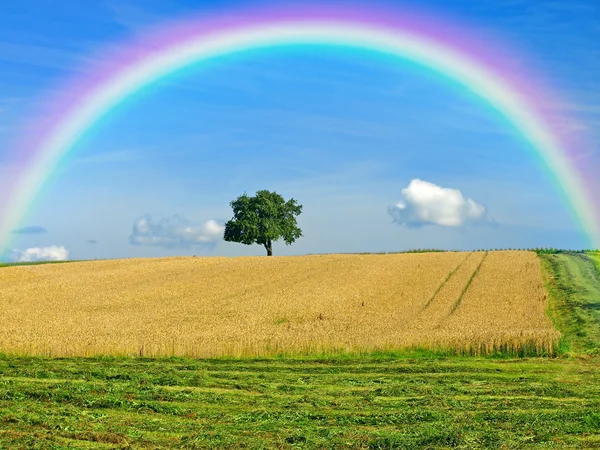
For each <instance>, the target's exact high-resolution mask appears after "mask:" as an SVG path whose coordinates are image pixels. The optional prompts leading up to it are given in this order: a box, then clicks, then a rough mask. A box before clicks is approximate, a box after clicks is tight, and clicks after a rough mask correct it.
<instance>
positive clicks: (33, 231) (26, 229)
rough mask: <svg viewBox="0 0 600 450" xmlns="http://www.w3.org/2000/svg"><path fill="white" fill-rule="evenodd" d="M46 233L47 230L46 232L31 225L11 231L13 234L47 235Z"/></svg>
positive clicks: (39, 227)
mask: <svg viewBox="0 0 600 450" xmlns="http://www.w3.org/2000/svg"><path fill="white" fill-rule="evenodd" d="M47 232H48V230H46V229H45V228H44V227H41V226H39V225H32V226H28V227H23V228H17V229H16V230H13V233H14V234H43V233H47Z"/></svg>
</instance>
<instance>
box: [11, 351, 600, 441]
mask: <svg viewBox="0 0 600 450" xmlns="http://www.w3.org/2000/svg"><path fill="white" fill-rule="evenodd" d="M599 369H600V361H598V360H597V359H591V360H586V361H580V360H576V359H562V360H558V361H557V360H551V359H531V360H529V359H519V360H490V359H480V358H470V359H469V358H458V357H456V358H433V359H429V358H419V359H407V358H399V359H389V358H378V357H365V358H352V359H345V358H338V359H328V360H319V359H310V358H309V359H289V358H288V359H283V360H282V359H273V358H272V359H262V360H256V359H254V360H250V359H248V360H235V359H215V360H191V359H178V358H171V359H164V360H156V359H125V358H95V359H44V358H14V357H10V358H7V357H4V358H0V374H1V375H2V377H1V378H0V430H1V431H0V447H2V448H5V447H6V448H13V447H21V448H50V447H52V446H54V447H53V448H61V447H63V448H66V447H67V446H70V448H73V447H77V448H84V447H85V448H126V447H128V446H133V447H135V448H155V447H157V446H158V447H162V448H169V447H170V448H448V447H462V448H521V447H524V446H532V447H554V448H564V447H578V448H582V447H586V446H587V447H588V448H593V447H598V446H600V412H599V411H600V370H599ZM133 447H132V448H133Z"/></svg>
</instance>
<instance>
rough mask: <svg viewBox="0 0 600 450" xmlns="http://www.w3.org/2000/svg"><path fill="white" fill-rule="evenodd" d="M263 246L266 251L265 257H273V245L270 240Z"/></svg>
mask: <svg viewBox="0 0 600 450" xmlns="http://www.w3.org/2000/svg"><path fill="white" fill-rule="evenodd" d="M264 245H265V248H266V249H267V256H273V243H272V242H271V239H269V240H268V241H267V242H266V243H265V244H264Z"/></svg>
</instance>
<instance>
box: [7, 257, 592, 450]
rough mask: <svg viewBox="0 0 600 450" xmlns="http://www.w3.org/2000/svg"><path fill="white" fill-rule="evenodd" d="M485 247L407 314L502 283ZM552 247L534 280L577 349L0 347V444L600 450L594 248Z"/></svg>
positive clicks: (462, 303)
mask: <svg viewBox="0 0 600 450" xmlns="http://www.w3.org/2000/svg"><path fill="white" fill-rule="evenodd" d="M494 253H495V252H490V253H489V254H488V256H486V257H485V259H483V258H482V257H483V254H482V253H473V254H470V255H468V258H471V259H472V261H471V262H468V261H469V260H468V259H465V256H466V254H463V255H462V259H461V258H458V259H457V260H454V261H453V262H454V265H450V266H449V267H447V268H446V270H447V272H446V273H443V271H441V272H440V273H439V274H438V275H439V277H438V280H439V283H438V284H437V285H435V283H433V285H434V286H433V289H431V291H430V293H429V294H424V296H423V299H424V300H423V303H422V304H421V305H419V307H418V308H417V309H416V310H415V311H414V313H415V314H416V316H417V317H418V315H419V314H420V312H421V311H422V310H423V309H427V308H435V310H436V311H437V312H438V313H439V314H437V316H436V317H437V318H444V317H448V318H450V319H446V320H453V319H452V318H458V319H460V314H463V313H464V311H472V313H475V312H476V310H470V309H467V308H470V306H469V305H470V304H472V303H473V302H475V301H476V297H475V295H476V293H477V292H478V291H477V290H479V289H483V288H484V287H485V285H486V284H489V283H491V285H490V289H497V284H500V283H506V281H505V279H504V278H503V277H502V276H501V277H499V278H498V277H494V264H496V263H497V262H496V261H495V260H494V258H491V256H492V255H493V254H494ZM559 256H560V258H555V257H554V255H543V256H541V262H542V268H543V270H544V282H545V283H546V286H547V288H548V291H549V293H550V299H549V300H550V312H551V314H552V319H553V320H554V322H555V324H556V325H557V326H558V328H559V329H560V330H561V331H562V332H563V337H562V339H563V341H562V342H563V345H564V346H565V348H567V346H568V350H569V352H570V353H568V354H571V355H578V356H577V357H574V356H570V357H565V356H563V357H560V358H539V357H536V358H517V359H509V358H508V357H506V356H504V357H501V356H499V355H496V356H495V357H487V358H483V357H458V356H452V357H448V356H443V355H441V354H439V353H437V354H436V353H432V352H427V351H421V352H416V351H415V352H412V353H410V352H400V353H397V354H394V353H393V352H385V353H380V354H371V355H370V356H366V355H363V356H360V355H346V356H341V355H340V356H337V357H329V358H320V357H315V356H312V357H311V356H307V357H298V356H297V357H295V358H244V359H233V358H219V359H189V358H168V359H165V358H163V359H149V358H127V357H120V358H99V357H96V358H44V357H17V356H8V355H0V448H290V449H291V448H364V449H389V448H406V449H410V448H415V449H421V448H469V449H471V448H502V449H504V448H561V449H562V448H600V358H599V357H597V356H593V354H594V348H597V347H598V346H600V335H599V334H596V333H595V332H594V330H595V329H596V328H595V327H597V325H598V315H597V314H596V312H597V309H595V308H594V306H593V305H594V304H596V303H597V301H598V298H599V297H597V296H596V294H595V292H596V291H595V289H596V288H597V287H598V286H597V283H596V281H594V280H596V279H595V278H594V276H596V275H598V274H599V273H600V271H596V272H591V271H589V270H587V269H588V268H590V267H592V268H594V269H595V270H596V269H597V268H598V266H594V265H593V262H594V258H598V255H593V254H587V255H584V256H583V258H582V257H581V256H580V255H571V254H564V255H559ZM596 261H597V262H600V261H598V260H597V259H596ZM527 262H530V261H527ZM590 263H591V264H592V265H591V266H590V265H589V264H590ZM469 264H473V265H474V267H479V271H478V273H477V275H476V276H473V272H472V271H470V270H466V266H465V265H469ZM513 266H514V267H516V269H515V270H516V271H517V272H518V271H519V270H534V268H535V265H533V266H531V267H529V268H528V266H523V265H514V264H513ZM461 267H462V268H463V269H460V268H461ZM469 267H471V266H469ZM537 268H538V270H539V266H537ZM1 270H2V271H3V270H6V269H4V268H3V269H1ZM451 272H453V273H451ZM463 272H464V274H463ZM455 275H456V277H455ZM513 276H514V274H513ZM453 279H454V281H452V280H453ZM478 280H479V281H478ZM459 281H460V282H459ZM464 282H469V286H468V288H467V289H465V283H464ZM480 282H481V283H483V284H482V285H478V283H480ZM494 283H496V284H494ZM440 284H442V286H440ZM533 286H534V287H535V288H534V287H532V292H535V289H537V286H538V285H537V284H534V285H533ZM515 289H517V290H518V286H517V287H515ZM463 291H464V292H463ZM506 295H507V297H506V299H505V301H508V300H510V295H511V294H510V291H508V292H507V294H506ZM429 299H431V301H430V302H429V304H427V302H428V301H429ZM457 302H459V305H458V306H456V303H457ZM541 304H542V306H545V305H546V303H545V302H541ZM436 305H437V306H436ZM590 305H591V306H590ZM455 306H456V308H455ZM509 306H510V305H509ZM509 306H507V308H509ZM426 307H427V308H426ZM481 307H482V308H483V307H484V305H482V306H481ZM513 307H514V305H513ZM536 307H537V306H536ZM461 310H462V311H463V312H462V313H461ZM500 311H501V312H503V313H505V314H508V313H509V312H510V309H507V310H502V309H501V310H500ZM516 311H518V314H523V313H524V311H521V310H518V309H517V310H516ZM577 314H579V316H581V317H580V318H579V319H577V320H578V322H577V320H575V319H573V317H575V316H576V315H577ZM535 317H537V316H535ZM458 319H457V320H458ZM576 322H577V323H578V324H579V325H577V323H576ZM442 323H444V320H442ZM490 323H492V324H493V323H494V321H493V320H492V321H491V322H490ZM509 323H510V321H509ZM484 325H486V326H489V323H485V322H484ZM582 330H583V332H582ZM565 343H566V344H565Z"/></svg>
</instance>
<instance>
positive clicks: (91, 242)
mask: <svg viewBox="0 0 600 450" xmlns="http://www.w3.org/2000/svg"><path fill="white" fill-rule="evenodd" d="M85 242H86V243H87V244H97V243H98V241H97V240H96V239H88V240H87V241H85Z"/></svg>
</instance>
